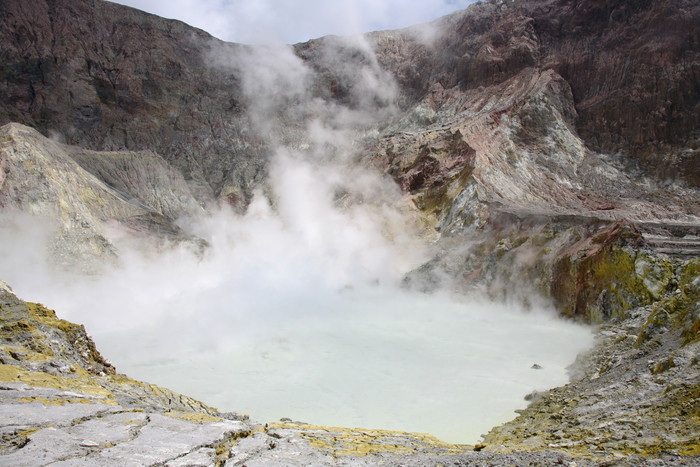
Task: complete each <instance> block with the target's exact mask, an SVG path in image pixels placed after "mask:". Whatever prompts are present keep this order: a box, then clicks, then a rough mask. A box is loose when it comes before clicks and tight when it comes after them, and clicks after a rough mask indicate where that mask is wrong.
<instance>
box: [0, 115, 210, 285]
mask: <svg viewBox="0 0 700 467" xmlns="http://www.w3.org/2000/svg"><path fill="white" fill-rule="evenodd" d="M0 167H1V168H2V175H1V178H0V207H2V209H3V211H5V212H6V213H13V212H14V213H28V214H31V215H34V216H37V217H39V218H43V219H50V220H52V221H53V222H54V224H55V226H51V227H52V228H54V229H55V233H54V234H53V235H54V237H55V239H54V241H53V242H52V246H51V249H52V250H53V251H52V253H53V255H52V256H53V257H54V258H56V259H57V261H58V263H59V264H61V265H63V266H66V267H73V268H85V269H86V270H88V271H89V270H92V269H94V268H96V267H97V266H98V263H99V262H101V261H104V260H105V259H107V260H110V258H111V259H112V260H114V259H116V255H117V251H116V249H115V247H114V245H113V244H112V242H111V241H110V239H109V233H108V230H109V229H108V228H107V227H108V226H109V224H110V223H112V222H117V223H119V224H121V225H122V226H123V227H125V228H127V229H128V230H130V231H135V232H146V233H149V234H150V233H155V234H157V235H158V236H159V237H161V238H163V239H170V240H188V239H189V238H188V237H187V236H186V235H185V234H183V233H182V232H181V231H180V229H179V228H178V227H177V226H176V225H175V224H174V223H173V221H174V220H175V219H177V218H178V217H179V216H184V215H190V216H192V215H197V214H198V213H200V212H202V208H201V207H200V206H199V204H198V203H197V202H196V200H195V199H194V197H193V196H192V194H191V193H190V190H189V188H188V186H187V184H186V183H185V181H184V179H183V178H182V175H181V174H180V173H178V172H176V171H174V170H173V169H172V168H171V167H170V166H168V165H167V164H166V163H165V162H164V161H163V160H162V159H161V158H160V157H158V156H157V155H156V154H153V153H133V152H127V151H121V152H110V153H104V152H103V153H98V152H93V151H87V150H84V149H81V148H77V147H72V146H67V145H64V144H60V143H57V142H55V141H52V140H49V139H47V138H45V137H44V136H42V135H41V134H40V133H39V132H37V131H36V130H34V129H31V128H28V127H25V126H23V125H19V124H7V125H5V126H3V127H0ZM83 167H85V168H83Z"/></svg>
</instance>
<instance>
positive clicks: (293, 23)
mask: <svg viewBox="0 0 700 467" xmlns="http://www.w3.org/2000/svg"><path fill="white" fill-rule="evenodd" d="M473 2H474V0H410V1H408V2H407V1H400V0H380V1H377V0H334V1H327V0H304V1H301V0H295V1H284V0H118V1H117V2H116V3H121V4H124V5H128V6H131V7H134V8H138V9H140V10H143V11H147V12H149V13H153V14H156V15H158V16H162V17H165V18H173V19H179V20H181V21H184V22H185V23H188V24H190V25H192V26H196V27H198V28H201V29H204V30H205V31H208V32H209V33H210V34H212V35H214V36H215V37H218V38H219V39H222V40H226V41H230V42H239V43H260V42H275V41H279V42H283V43H287V44H293V43H297V42H304V41H307V40H309V39H314V38H318V37H321V36H326V35H330V34H335V35H353V34H359V33H363V32H370V31H376V30H386V29H398V28H402V27H407V26H411V25H415V24H420V23H425V22H428V21H432V20H433V19H436V18H439V17H440V16H443V15H446V14H449V13H452V12H454V11H456V10H459V9H463V8H466V7H467V6H468V5H469V4H470V3H473Z"/></svg>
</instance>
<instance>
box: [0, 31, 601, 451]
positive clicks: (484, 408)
mask: <svg viewBox="0 0 700 467" xmlns="http://www.w3.org/2000/svg"><path fill="white" fill-rule="evenodd" d="M335 46H339V47H341V48H343V49H344V50H346V49H347V48H353V47H354V48H356V49H357V53H359V54H364V56H365V57H366V59H365V60H363V61H362V63H363V64H362V66H360V67H351V66H348V67H345V68H343V67H338V68H336V69H337V70H341V71H340V75H339V76H337V78H338V80H339V82H341V83H345V85H347V86H348V89H350V93H349V96H350V103H349V104H348V105H347V106H340V105H339V104H337V103H336V102H334V101H332V100H330V99H326V98H324V97H323V96H322V95H319V94H318V93H315V92H312V88H313V86H314V83H315V78H316V76H315V75H314V73H313V72H312V71H311V70H310V69H308V68H307V67H306V65H305V64H304V63H303V62H302V61H301V60H300V59H298V58H297V57H296V56H294V55H293V54H292V51H291V49H289V48H286V47H282V48H280V49H273V48H265V49H257V50H253V49H248V50H243V51H242V49H235V53H228V52H227V53H224V52H222V51H217V53H218V56H216V57H214V56H213V57H212V58H215V59H216V61H217V63H219V65H220V66H221V65H222V64H225V66H226V67H227V69H229V70H232V72H234V73H236V74H237V75H238V76H239V78H240V80H241V84H242V88H243V89H244V91H245V92H246V97H247V101H248V103H249V104H248V105H249V111H250V112H251V119H252V121H253V122H255V123H256V125H257V127H256V130H257V131H258V132H259V134H260V135H262V136H264V137H265V138H266V139H267V142H268V144H269V147H271V148H272V153H271V155H270V157H271V159H270V170H269V174H270V176H269V179H268V181H267V182H266V185H265V186H264V187H260V189H259V191H258V192H256V194H255V195H254V197H253V199H252V202H251V204H250V206H249V207H248V210H247V212H246V213H245V214H243V215H240V214H234V213H233V212H230V211H227V210H226V209H222V210H221V211H219V212H216V213H211V214H210V215H208V216H207V217H205V218H200V219H183V220H181V221H180V223H181V226H182V227H183V229H184V230H186V231H188V232H190V233H193V234H195V235H198V236H200V237H201V238H204V239H205V240H207V242H208V243H209V245H210V247H209V248H208V250H207V251H206V252H205V254H204V256H203V257H201V256H198V254H196V253H193V252H192V251H191V250H190V249H188V248H185V247H177V246H176V247H173V248H171V249H169V250H167V251H160V252H147V251H144V249H143V248H142V247H141V246H140V245H139V244H137V243H135V242H134V240H133V239H131V238H130V237H129V236H127V235H112V240H113V242H114V243H115V245H116V247H117V248H118V249H119V251H120V263H121V266H120V267H119V268H114V269H112V270H109V271H107V272H106V273H105V274H103V275H101V276H97V277H84V276H77V275H69V274H67V273H61V274H57V273H56V272H55V271H54V270H53V269H51V268H50V267H48V266H41V265H42V264H47V261H45V260H44V259H43V258H42V257H41V255H38V252H41V251H45V246H46V242H47V240H48V239H49V237H50V235H49V234H44V232H45V231H46V232H49V231H50V230H48V229H47V230H45V229H44V228H43V227H41V226H38V225H36V223H35V221H34V220H26V219H24V218H15V217H12V218H10V217H7V218H6V219H3V220H0V253H1V254H3V258H4V259H3V261H2V262H0V279H4V280H6V281H8V283H10V285H11V286H13V288H14V289H15V290H16V291H17V293H18V294H19V295H20V296H22V297H24V298H26V299H29V300H34V301H42V302H44V303H45V304H46V305H47V306H49V307H51V308H55V309H56V310H57V312H58V314H59V316H61V317H62V318H65V319H69V320H71V321H74V322H79V323H83V324H85V325H86V328H87V330H88V332H89V333H90V334H92V335H93V337H94V338H95V340H96V342H97V346H98V348H100V350H101V351H102V352H103V354H104V355H105V356H106V357H107V358H108V359H110V360H111V361H113V363H115V365H116V366H117V368H118V369H119V370H120V371H123V372H126V373H127V374H129V375H130V376H132V377H136V378H140V379H144V380H147V381H150V382H153V383H156V384H161V385H165V386H168V387H170V388H171V389H174V390H176V391H180V392H184V393H187V394H189V395H193V396H195V397H198V398H201V399H202V400H203V401H204V402H206V403H209V404H213V405H215V406H217V407H218V408H219V409H220V410H223V411H227V410H233V411H239V412H247V413H250V414H251V416H252V417H254V418H257V419H262V420H264V421H270V420H274V419H278V418H281V417H289V418H293V419H299V420H304V421H307V422H310V423H316V424H329V425H345V426H359V427H370V428H390V429H401V430H409V431H419V432H430V433H432V434H435V435H437V436H439V437H441V438H443V439H445V440H447V441H454V442H475V441H477V439H478V436H479V435H480V434H481V433H484V432H485V431H487V430H488V429H489V428H490V427H491V426H493V425H495V424H498V423H500V422H503V421H505V420H507V419H509V418H512V417H513V416H514V414H513V410H515V409H517V408H519V407H522V406H523V405H524V401H523V396H524V395H525V394H528V393H530V392H531V391H533V390H535V389H544V388H547V387H551V386H554V385H559V384H562V383H565V382H566V380H567V376H566V370H565V367H566V365H567V364H569V363H570V362H572V361H573V360H574V358H575V355H576V354H577V353H578V352H580V351H581V350H583V349H585V348H586V347H587V346H589V345H590V344H591V335H590V332H589V331H588V330H587V329H585V328H583V327H580V326H576V325H574V324H571V323H567V322H563V321H560V320H557V319H555V318H554V314H553V312H551V311H544V310H540V311H530V312H525V311H524V310H522V309H520V308H519V307H517V306H505V305H498V304H493V303H489V302H486V301H480V300H477V299H476V298H474V297H471V298H461V299H457V298H455V297H452V296H450V295H448V294H446V293H438V294H434V295H430V296H426V295H421V294H417V293H414V292H409V291H406V290H403V289H401V288H400V287H399V284H400V282H401V279H402V277H403V276H404V274H405V273H406V272H408V271H410V270H411V269H413V268H415V267H417V266H419V265H420V264H422V263H423V262H425V261H426V260H427V259H429V258H430V256H431V255H430V251H429V248H428V246H427V245H426V243H425V241H424V240H423V239H422V237H421V232H420V230H419V229H417V228H416V227H415V222H414V219H413V218H412V217H411V216H412V215H411V209H410V206H409V203H408V201H407V200H406V199H405V196H404V195H403V194H402V193H401V192H400V190H399V189H398V187H396V185H395V184H393V183H391V182H390V181H388V180H387V179H386V178H385V177H384V176H382V175H381V174H377V173H374V172H371V171H369V170H366V169H363V168H360V167H356V166H355V165H353V164H352V161H353V159H354V156H355V154H354V153H353V151H354V150H355V143H354V141H355V140H356V138H357V137H360V136H362V131H363V128H364V127H365V125H368V123H369V122H371V121H372V119H376V118H378V117H379V118H382V117H385V116H386V115H388V114H390V113H391V112H394V111H395V107H394V106H393V102H392V100H393V98H394V97H395V95H396V88H395V85H394V83H393V82H392V81H391V80H390V79H389V77H388V76H387V75H385V74H384V73H382V71H381V70H380V69H379V68H378V65H377V63H376V60H374V58H373V56H372V53H371V49H370V48H368V47H367V46H366V44H363V43H359V44H358V43H357V42H355V43H352V42H351V43H336V45H332V47H335ZM329 47H331V46H329ZM323 53H324V54H325V58H324V60H326V61H327V62H329V63H334V60H335V58H334V52H333V49H332V48H329V49H327V50H325V51H323ZM229 59H230V60H232V62H231V63H226V60H229ZM10 220H11V222H10ZM534 363H537V364H539V365H541V366H542V367H543V369H542V370H533V369H531V366H532V365H533V364H534Z"/></svg>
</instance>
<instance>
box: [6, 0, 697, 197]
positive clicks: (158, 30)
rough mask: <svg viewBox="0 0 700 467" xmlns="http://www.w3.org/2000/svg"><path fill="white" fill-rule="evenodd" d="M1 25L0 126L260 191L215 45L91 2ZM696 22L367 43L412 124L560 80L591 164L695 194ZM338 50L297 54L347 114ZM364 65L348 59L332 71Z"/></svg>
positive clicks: (474, 10)
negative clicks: (507, 88)
mask: <svg viewBox="0 0 700 467" xmlns="http://www.w3.org/2000/svg"><path fill="white" fill-rule="evenodd" d="M0 18H1V19H0V25H1V26H2V27H0V31H1V32H0V34H2V35H1V36H0V40H1V41H2V43H3V47H2V49H0V63H1V65H0V76H1V77H2V79H0V94H1V95H2V96H3V99H2V102H1V103H0V123H7V122H10V121H15V122H19V123H23V124H25V125H29V126H32V127H34V128H37V129H39V130H40V131H42V132H43V133H44V134H46V135H48V134H49V133H50V132H57V133H58V134H59V135H61V136H62V137H63V138H65V140H66V142H67V143H69V144H77V145H80V146H83V147H86V148H89V149H93V150H122V149H129V150H146V149H149V150H153V151H155V152H157V153H158V154H161V155H162V156H163V157H164V158H165V159H166V160H167V161H168V162H170V163H171V164H173V165H174V166H175V167H176V168H178V169H179V170H180V171H182V173H183V175H184V176H185V179H186V180H187V181H188V182H189V183H190V185H191V187H192V189H193V192H194V193H195V195H196V196H197V198H198V199H200V200H209V199H210V198H211V197H212V196H227V195H229V194H235V195H236V196H238V197H241V199H248V198H249V196H250V192H251V188H252V186H254V185H256V184H258V183H259V182H260V181H261V179H262V178H263V177H264V175H265V166H266V162H265V157H264V155H265V154H266V153H267V149H266V147H267V146H266V138H267V136H266V135H264V134H256V131H255V130H254V128H253V127H252V125H251V123H250V119H249V117H248V115H247V113H246V111H247V110H248V109H249V107H250V105H251V102H250V98H249V97H248V98H246V96H245V95H244V93H243V91H242V88H241V85H242V84H241V76H240V75H241V73H240V71H238V72H236V73H231V72H229V71H225V70H222V69H221V68H217V67H212V66H209V65H210V62H211V61H213V58H212V56H211V55H210V54H208V53H207V52H208V51H209V50H211V49H216V48H219V47H220V46H221V43H219V42H218V41H216V40H215V39H213V38H211V37H210V36H208V35H207V34H206V33H204V32H202V31H199V30H196V29H193V28H190V27H188V26H186V25H184V24H182V23H179V22H177V21H168V20H164V19H161V18H158V17H155V16H152V15H147V14H145V13H142V12H139V11H137V10H133V9H130V8H126V7H123V6H120V5H115V4H111V3H108V2H101V1H97V0H80V1H63V0H61V1H52V2H41V1H39V0H31V1H23V2H20V1H7V2H3V4H2V5H1V6H0ZM699 22H700V7H699V6H698V5H697V2H694V1H691V0H684V1H681V2H678V1H675V0H673V1H672V0H654V1H651V0H648V1H644V2H636V3H635V4H634V5H629V4H628V3H627V2H624V1H615V2H601V1H587V2H573V1H568V0H560V1H557V2H551V1H544V0H539V1H534V0H527V1H525V0H518V1H517V2H512V1H508V2H506V1H490V2H481V3H478V4H475V5H472V6H471V7H470V8H468V9H467V10H466V11H465V12H460V13H456V14H454V15H452V16H449V17H446V18H443V19H441V20H439V21H438V22H436V23H435V24H433V25H431V26H430V28H426V27H424V28H415V29H409V30H404V31H399V32H387V33H376V34H373V35H370V36H369V40H370V42H373V43H374V47H373V48H374V50H375V53H376V60H377V63H378V64H379V65H380V66H381V67H382V68H383V69H384V70H386V71H387V72H388V73H390V74H391V75H392V76H393V77H394V78H395V79H396V82H397V84H398V102H399V104H400V106H401V108H402V109H403V110H406V111H408V110H411V109H418V113H420V112H423V111H425V112H427V114H431V113H434V112H438V113H439V110H440V108H443V107H444V105H445V104H452V105H453V106H459V105H460V104H459V102H461V103H462V104H461V105H464V104H465V102H471V103H472V104H473V103H474V102H475V101H474V97H475V96H474V92H476V91H478V90H479V88H480V87H482V86H496V85H499V84H501V83H505V82H507V81H508V80H513V79H519V80H520V81H523V80H524V78H523V77H521V74H522V73H526V74H528V73H529V74H532V72H533V71H536V72H537V73H538V74H545V75H546V74H550V75H552V76H557V78H556V79H558V80H559V84H558V86H564V87H565V88H568V92H570V95H571V96H572V97H573V99H572V102H570V103H569V108H568V109H567V111H568V112H569V113H568V114H567V115H565V117H567V118H568V120H567V122H568V124H569V125H571V126H572V127H573V128H575V129H576V131H577V132H578V133H579V134H580V136H581V137H582V139H583V141H584V142H585V143H586V144H587V145H588V146H589V147H590V148H591V149H593V150H595V151H601V152H606V153H610V154H614V153H618V152H619V153H621V154H622V155H623V157H624V161H625V163H628V164H629V165H631V166H641V167H643V168H645V169H646V170H647V171H649V172H650V173H652V174H654V175H655V176H658V177H660V178H662V179H674V178H677V177H680V178H682V179H684V180H686V181H687V182H688V183H689V184H691V185H694V186H697V185H698V182H699V181H700V180H698V179H697V174H698V172H699V170H698V169H699V168H700V167H699V166H698V164H699V162H698V161H699V157H698V148H697V147H696V145H697V142H696V140H697V137H698V135H697V128H698V127H699V124H700V121H699V120H698V119H699V118H700V117H698V115H700V112H698V108H697V105H698V104H697V103H698V100H699V99H698V98H699V95H698V94H699V93H700V91H699V90H698V88H697V86H696V85H695V83H697V81H698V77H699V74H700V50H699V49H700V46H699V45H698V44H700V40H699V39H698V32H697V31H698V29H700V28H698V27H697V26H698V24H699ZM328 40H329V39H323V40H319V41H311V42H309V43H307V44H300V45H297V46H296V53H297V54H298V55H299V56H300V57H302V58H304V59H305V60H307V61H309V62H310V64H311V65H312V66H313V67H314V68H315V69H317V70H326V72H327V73H325V74H323V78H322V79H321V80H320V81H319V86H318V87H317V89H316V92H317V93H319V94H320V95H324V96H330V97H333V98H335V99H338V100H340V101H342V102H346V103H347V102H350V103H351V102H352V100H353V98H356V97H357V96H353V93H354V92H355V91H356V89H355V88H354V87H353V86H352V83H349V82H347V81H343V78H342V76H341V75H340V74H339V73H338V70H335V72H334V70H332V69H331V68H329V63H328V60H326V59H324V54H323V50H324V47H322V46H321V44H322V43H323V42H328ZM234 49H235V51H236V53H237V52H240V51H241V50H242V49H243V48H242V47H237V46H236V47H234ZM325 58H327V56H326V57H325ZM366 60H367V58H366V56H364V55H363V54H361V53H357V51H354V52H353V51H352V50H350V51H349V52H348V53H346V54H345V55H344V56H343V59H342V60H341V61H334V65H333V66H335V67H336V68H337V66H338V62H339V63H344V64H345V67H346V68H348V69H353V68H355V69H362V67H356V66H355V65H357V64H359V65H361V64H363V63H365V64H366ZM519 77H520V78H519ZM416 106H418V107H416ZM572 107H573V108H572ZM504 110H505V109H502V110H499V111H498V112H503V111H504ZM427 114H426V115H427ZM427 118H428V119H430V117H427ZM493 118H499V115H497V114H494V115H493ZM532 123H533V124H536V123H538V122H532ZM222 194H223V195H222Z"/></svg>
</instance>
